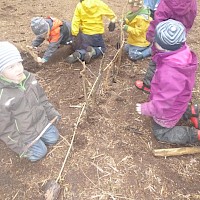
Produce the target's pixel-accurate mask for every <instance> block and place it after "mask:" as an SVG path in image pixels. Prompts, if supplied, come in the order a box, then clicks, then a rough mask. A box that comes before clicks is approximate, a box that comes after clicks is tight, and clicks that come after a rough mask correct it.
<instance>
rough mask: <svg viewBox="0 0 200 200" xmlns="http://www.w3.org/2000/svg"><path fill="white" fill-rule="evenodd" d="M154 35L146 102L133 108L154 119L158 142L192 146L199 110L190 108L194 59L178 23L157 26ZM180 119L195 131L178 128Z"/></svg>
mask: <svg viewBox="0 0 200 200" xmlns="http://www.w3.org/2000/svg"><path fill="white" fill-rule="evenodd" d="M155 33H156V35H155V47H156V48H157V51H156V53H155V55H154V56H153V61H154V62H155V63H156V71H155V74H154V76H153V79H152V82H151V89H150V97H149V102H146V103H142V104H136V110H137V112H138V113H139V114H142V115H147V116H151V117H152V118H153V133H154V135H155V137H156V138H157V139H158V140H159V141H162V142H167V143H174V144H187V143H195V142H197V141H199V140H200V123H199V122H200V121H199V109H198V105H197V104H191V98H192V90H193V88H194V84H195V73H196V70H197V65H198V62H197V57H196V55H195V53H194V52H192V51H191V50H190V48H189V47H188V46H187V44H186V43H185V41H186V28H185V27H184V26H183V24H182V23H181V22H178V21H175V20H172V19H169V20H166V21H163V22H160V23H159V24H158V25H157V27H156V32H155ZM181 118H182V119H184V120H191V122H192V123H193V125H194V127H189V126H178V125H177V123H178V122H179V120H180V119H181Z"/></svg>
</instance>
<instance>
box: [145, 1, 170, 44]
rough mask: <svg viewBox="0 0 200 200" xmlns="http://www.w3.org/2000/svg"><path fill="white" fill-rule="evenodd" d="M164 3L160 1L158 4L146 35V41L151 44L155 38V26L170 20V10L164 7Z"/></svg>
mask: <svg viewBox="0 0 200 200" xmlns="http://www.w3.org/2000/svg"><path fill="white" fill-rule="evenodd" d="M164 5H165V4H164V1H161V2H160V4H159V5H158V9H157V10H156V12H155V17H154V20H153V21H151V22H150V25H149V28H148V31H147V34H146V39H147V40H148V41H149V42H150V43H152V42H153V40H154V36H155V29H156V26H157V25H158V24H159V22H161V21H165V20H167V19H169V18H170V13H171V12H170V10H169V9H168V7H167V6H164Z"/></svg>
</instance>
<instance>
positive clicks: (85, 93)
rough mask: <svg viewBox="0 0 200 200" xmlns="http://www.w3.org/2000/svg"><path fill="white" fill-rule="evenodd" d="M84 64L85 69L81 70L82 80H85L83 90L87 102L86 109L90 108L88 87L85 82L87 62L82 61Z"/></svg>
mask: <svg viewBox="0 0 200 200" xmlns="http://www.w3.org/2000/svg"><path fill="white" fill-rule="evenodd" d="M81 63H82V65H83V70H82V71H81V72H80V75H81V76H82V81H83V92H84V97H85V103H86V110H87V109H88V98H87V88H86V83H85V79H86V77H85V69H86V66H85V62H81Z"/></svg>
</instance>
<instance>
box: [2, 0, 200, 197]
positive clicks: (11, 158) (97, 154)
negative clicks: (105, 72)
mask: <svg viewBox="0 0 200 200" xmlns="http://www.w3.org/2000/svg"><path fill="white" fill-rule="evenodd" d="M77 2H78V0H68V1H64V0H60V1H58V2H57V1H55V2H54V1H50V0H46V1H43V2H41V1H39V0H35V1H25V0H10V1H5V0H1V1H0V21H1V36H0V40H8V41H10V42H14V44H15V45H17V46H18V47H19V49H20V51H21V53H22V56H23V59H24V67H25V69H28V70H29V71H31V72H33V73H35V74H36V76H37V78H38V80H39V81H40V83H41V84H42V85H43V87H44V89H45V91H46V93H47V95H48V97H49V99H50V101H51V102H52V103H53V104H54V105H55V107H56V108H57V109H58V110H59V112H60V113H61V115H62V120H61V121H60V123H59V125H58V129H59V131H60V135H61V138H60V140H59V142H58V143H57V145H55V146H53V147H49V151H48V154H47V156H46V158H45V159H43V160H41V161H39V162H36V163H31V162H29V161H27V160H25V159H20V158H19V157H18V156H17V155H16V154H15V153H13V152H12V151H11V150H9V149H8V148H7V147H6V145H5V144H3V143H2V142H0V149H1V152H0V168H1V170H0V199H2V200H14V199H15V200H27V199H29V200H36V199H37V200H42V199H44V186H45V184H46V182H47V181H48V180H51V179H54V180H55V179H57V177H58V174H59V172H60V169H61V167H62V163H63V161H64V158H65V156H66V153H67V150H68V148H69V143H70V142H71V140H72V136H73V134H74V127H75V124H76V123H77V120H78V117H79V116H80V112H81V108H82V106H83V105H84V102H85V101H84V92H83V84H82V77H81V75H80V71H81V70H82V68H83V66H82V64H81V63H80V62H79V63H76V64H73V65H68V64H67V63H65V62H64V58H66V56H67V55H69V54H70V53H71V49H70V47H62V48H60V49H59V50H58V52H57V53H56V55H55V56H53V58H52V59H51V61H50V62H48V64H44V65H43V66H39V65H38V64H37V63H36V62H35V61H34V59H33V57H32V56H31V54H30V52H29V51H28V49H27V48H26V45H27V44H28V45H30V44H31V41H32V39H33V38H34V35H33V33H32V32H31V29H30V20H31V18H32V17H35V16H48V15H50V16H54V17H58V18H60V19H65V20H69V21H70V20H71V18H72V16H73V11H74V8H75V5H76V3H77ZM105 2H106V3H108V5H110V7H111V8H112V9H113V10H114V11H115V12H116V14H117V15H118V17H119V18H120V16H122V13H121V12H122V6H123V5H124V1H123V0H113V1H108V0H105ZM198 2H199V5H200V0H198ZM199 21H200V15H198V16H197V18H196V20H195V23H194V26H193V28H192V30H191V31H190V32H189V35H188V44H189V45H190V47H191V48H192V49H193V50H194V51H195V52H196V53H197V55H198V58H200V51H199V49H200V42H199V40H200V36H199V32H200V28H199ZM107 25H108V21H106V20H105V26H107ZM118 35H119V31H118V30H116V31H115V32H114V33H112V34H110V33H109V32H108V30H107V28H106V31H105V37H104V38H105V41H106V45H107V52H106V55H105V58H104V60H105V62H104V64H103V67H105V66H106V65H107V64H108V63H110V61H111V60H112V59H113V57H114V55H115V54H116V51H117V50H116V49H115V45H116V43H117V41H118V38H119V37H118ZM46 45H47V44H44V45H43V46H42V47H41V48H40V51H41V52H43V51H44V50H45V47H46ZM148 62H149V59H146V60H142V61H138V62H136V63H134V62H131V61H130V60H128V59H127V57H126V56H123V57H122V63H121V65H120V67H119V71H118V74H117V76H115V79H114V81H113V82H112V84H110V85H109V87H106V84H105V82H106V76H103V79H102V81H101V83H100V87H99V90H98V91H97V95H96V104H91V103H90V107H89V109H88V112H87V113H85V112H84V113H83V116H82V117H81V120H80V124H79V126H78V129H77V132H76V135H75V140H74V143H73V148H72V151H71V152H70V155H69V157H68V159H67V162H66V164H65V167H64V170H63V172H62V174H61V178H60V181H59V184H60V185H61V192H60V195H59V198H58V199H59V200H66V199H67V200H88V199H94V200H95V199H98V200H119V199H130V200H142V199H145V200H151V199H152V200H159V199H162V200H163V199H166V200H171V199H176V200H179V199H200V189H199V187H200V166H199V165H200V156H199V154H196V155H187V156H179V157H168V158H156V157H154V156H153V155H152V149H157V148H170V147H177V146H172V145H168V144H162V143H159V142H157V141H156V140H155V138H154V136H153V135H152V133H151V119H150V118H148V117H144V116H139V115H138V114H137V113H136V111H135V104H136V103H137V102H145V101H146V100H147V99H148V95H147V94H144V93H142V92H141V91H138V90H137V89H136V88H135V87H134V81H136V80H137V79H141V78H142V77H143V76H144V73H145V70H146V68H147V65H148ZM100 65H101V59H97V60H95V61H93V62H92V63H91V64H88V65H87V69H86V85H87V90H88V92H90V91H91V88H92V86H93V84H94V82H95V80H96V78H97V76H98V72H99V67H100ZM199 77H200V76H199V70H198V73H197V82H196V87H195V89H194V92H193V96H194V99H195V102H198V103H200V100H199V97H200V93H199V82H200V79H199ZM102 83H103V84H102ZM197 145H198V144H197Z"/></svg>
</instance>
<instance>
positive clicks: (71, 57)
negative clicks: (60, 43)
mask: <svg viewBox="0 0 200 200" xmlns="http://www.w3.org/2000/svg"><path fill="white" fill-rule="evenodd" d="M80 58H81V54H80V53H79V52H78V51H75V52H74V53H72V54H71V55H69V56H68V57H67V58H66V62H67V63H70V64H72V63H75V62H76V61H78V59H80Z"/></svg>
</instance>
